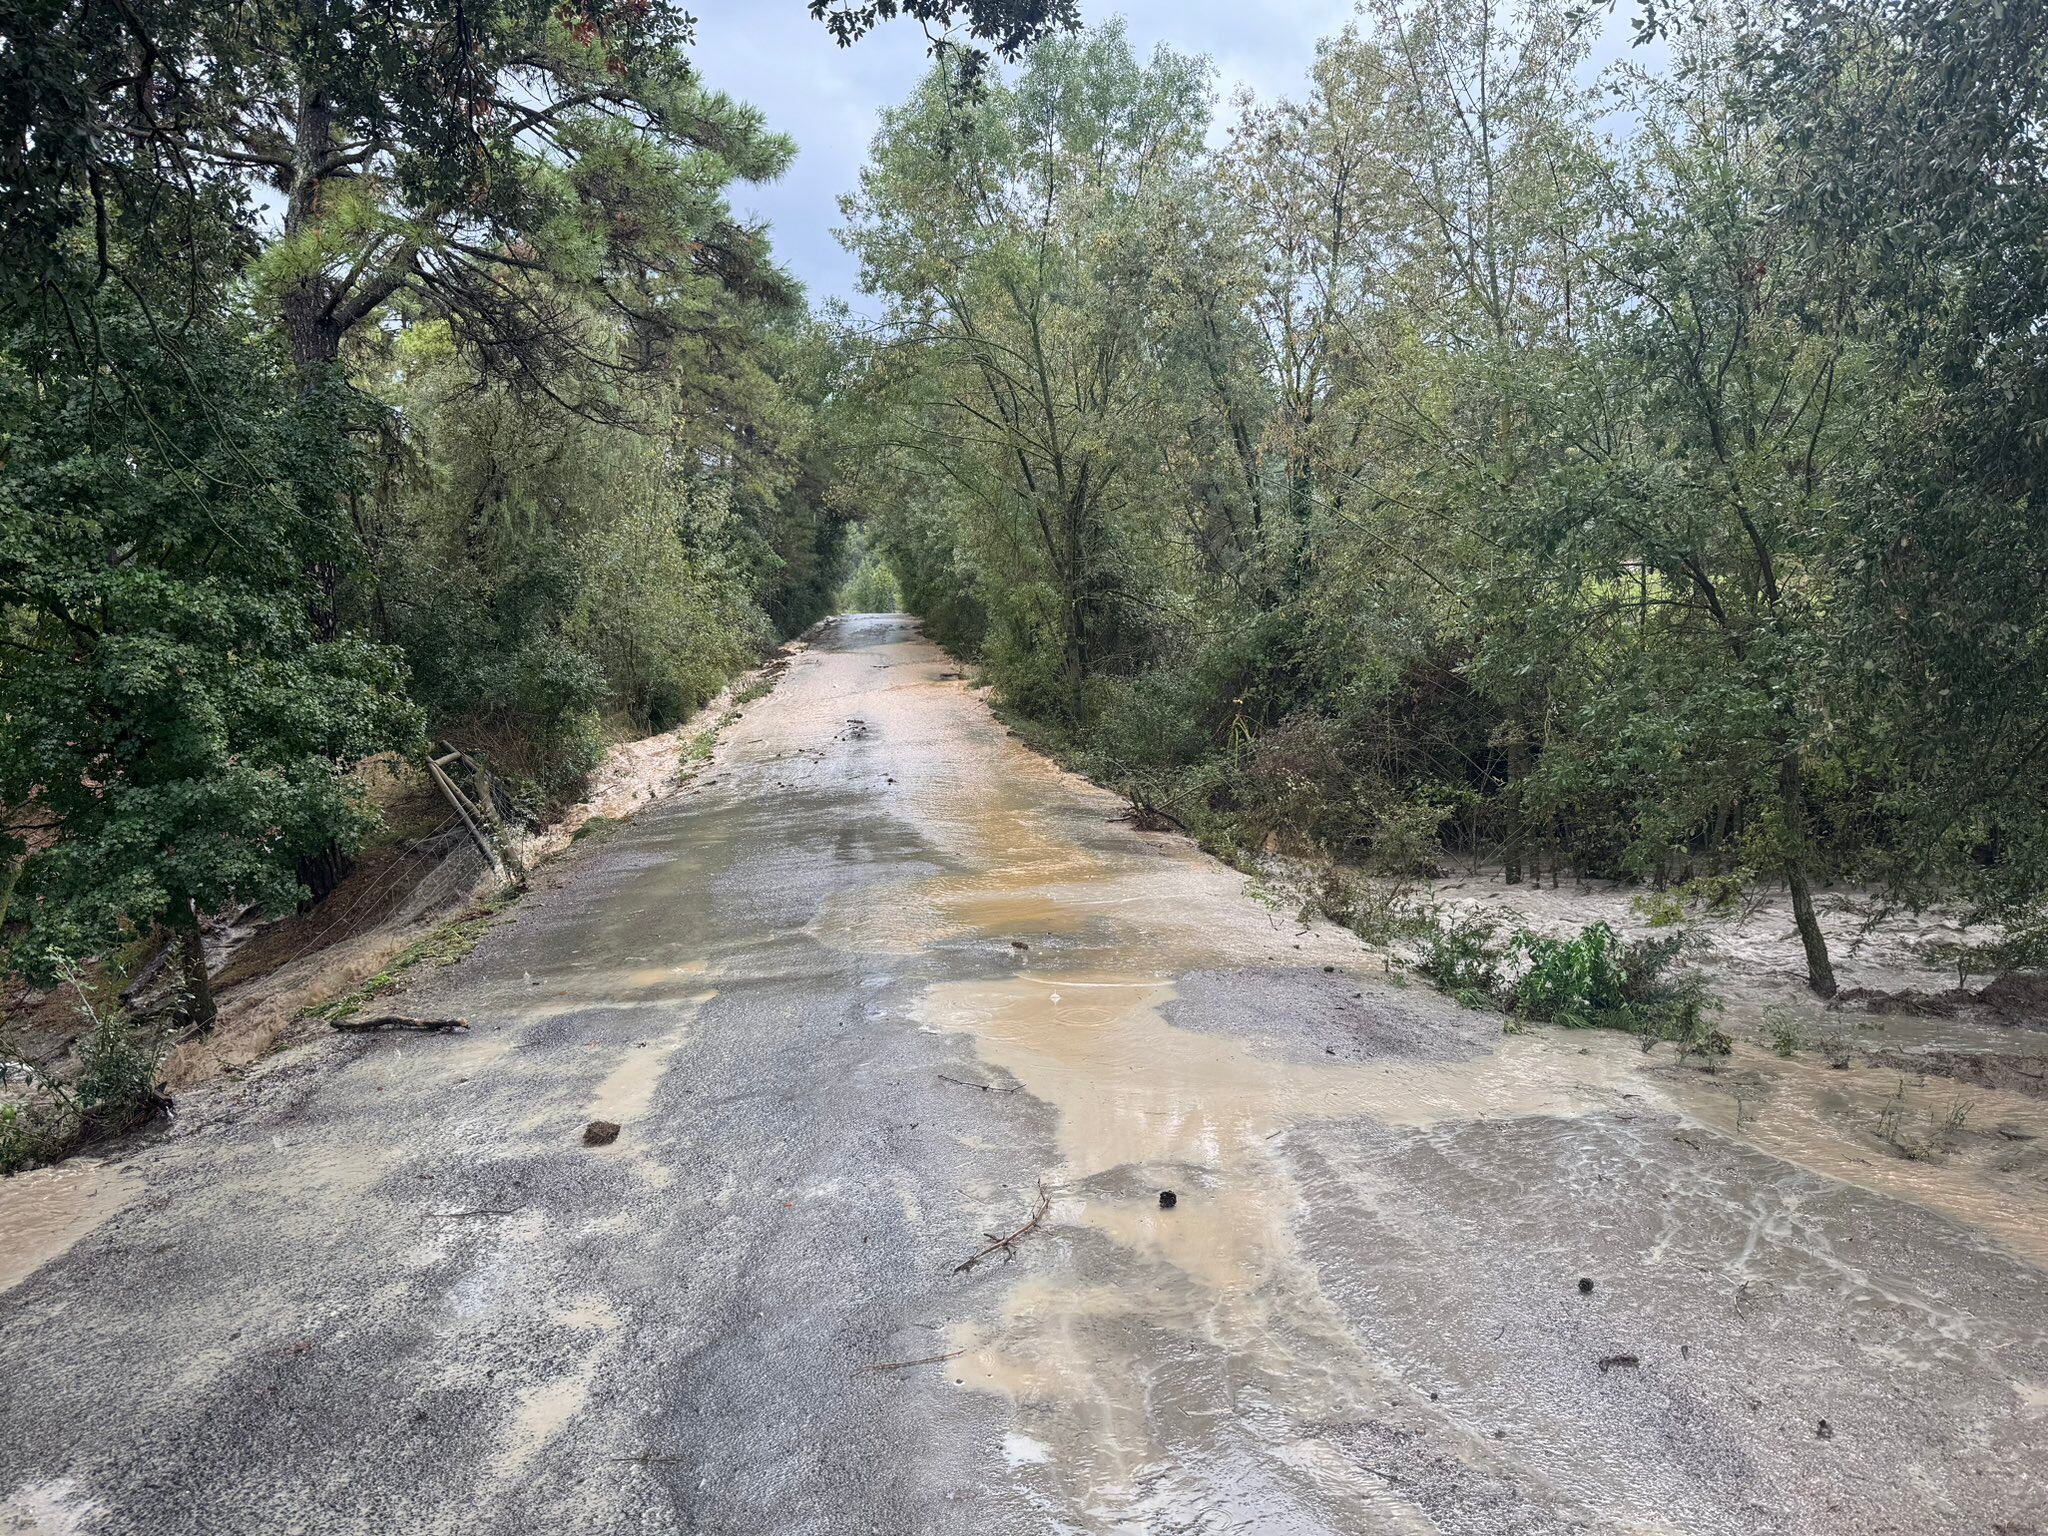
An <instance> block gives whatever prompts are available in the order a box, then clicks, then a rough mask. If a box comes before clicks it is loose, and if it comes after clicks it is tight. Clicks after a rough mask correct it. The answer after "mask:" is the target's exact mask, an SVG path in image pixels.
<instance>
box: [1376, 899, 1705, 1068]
mask: <svg viewBox="0 0 2048 1536" xmlns="http://www.w3.org/2000/svg"><path fill="white" fill-rule="evenodd" d="M1496 933H1497V929H1496V928H1495V926H1494V924H1492V923H1490V922H1488V921H1486V920H1485V919H1483V918H1462V917H1451V918H1446V917H1444V916H1442V915H1440V914H1438V913H1434V912H1432V913H1430V914H1429V915H1427V916H1426V917H1425V918H1423V920H1422V923H1421V927H1420V933H1419V937H1420V942H1421V945H1422V953H1421V956H1420V958H1419V959H1418V960H1417V962H1416V969H1417V970H1419V971H1421V972H1422V974H1423V975H1425V976H1427V977H1428V978H1429V979H1430V980H1431V981H1432V982H1434V983H1435V984H1436V987H1437V989H1438V990H1439V991H1442V992H1446V993H1448V994H1450V995H1451V996H1452V997H1455V998H1456V999H1457V1000H1458V1001H1459V1002H1461V1003H1463V1004H1465V1005H1466V1006H1467V1007H1479V1006H1482V1005H1483V1004H1486V1003H1489V1002H1490V1003H1492V1004H1494V1005H1496V1006H1498V1007H1501V1008H1503V1009H1505V1010H1507V1011H1508V1012H1509V1013H1510V1014H1511V1015H1512V1016H1513V1017H1514V1019H1517V1020H1523V1019H1526V1020H1533V1021H1536V1022H1538V1023H1550V1024H1560V1025H1563V1026H1564V1027H1565V1028H1567V1029H1590V1028H1602V1029H1620V1030H1626V1031H1628V1032H1629V1033H1631V1034H1636V1035H1640V1036H1642V1037H1643V1040H1644V1045H1645V1048H1646V1049H1647V1048H1648V1047H1649V1046H1651V1045H1654V1044H1656V1043H1657V1042H1658V1041H1660V1040H1669V1041H1671V1042H1673V1043H1674V1044H1676V1045H1677V1046H1678V1047H1679V1051H1680V1053H1681V1054H1682V1055H1698V1056H1703V1057H1706V1058H1707V1059H1708V1060H1709V1061H1710V1062H1711V1061H1712V1060H1714V1059H1717V1058H1718V1057H1722V1056H1726V1055H1727V1054H1728V1053H1729V1051H1730V1049H1731V1048H1732V1047H1731V1045H1730V1043H1729V1040H1728V1037H1727V1036H1726V1035H1725V1034H1723V1033H1721V1031H1720V1030H1718V1029H1716V1028H1714V1027H1713V1025H1712V1023H1711V1022H1710V1021H1709V1019H1708V1017H1707V1016H1708V1013H1709V1012H1710V1011H1711V1009H1712V1008H1713V1007H1714V1006H1716V1005H1715V1004H1714V1002H1713V1000H1712V999H1711V998H1710V997H1709V996H1708V994H1707V992H1706V989H1705V987H1704V986H1703V985H1702V983H1701V982H1700V979H1699V978H1698V977H1697V976H1693V975H1688V974H1685V973H1683V972H1680V971H1678V970H1677V969H1676V964H1677V961H1678V957H1679V953H1680V950H1681V949H1682V947H1683V943H1684V941H1683V939H1682V938H1681V937H1680V936H1678V935H1676V934H1668V935H1660V936H1659V937H1657V938H1654V939H1642V940H1638V941H1636V942H1633V943H1630V942H1628V941H1625V940H1624V939H1623V938H1622V937H1621V936H1620V935H1619V934H1618V933H1616V932H1615V931H1614V929H1613V928H1611V927H1609V926H1608V925H1607V924H1606V923H1595V924H1593V925H1592V926H1591V927H1590V928H1587V929H1586V930H1584V931H1583V932H1582V933H1580V934H1579V935H1578V936H1577V937H1576V938H1570V939H1550V938H1543V937H1540V936H1539V935H1536V934H1533V933H1530V932H1529V931H1528V930H1527V929H1522V930H1518V931H1517V932H1516V933H1515V935H1514V937H1513V938H1512V939H1511V940H1509V941H1508V942H1507V943H1506V944H1501V943H1499V942H1498V941H1497V939H1496ZM1510 1027H1513V1026H1512V1025H1511V1026H1510Z"/></svg>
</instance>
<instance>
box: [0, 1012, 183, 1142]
mask: <svg viewBox="0 0 2048 1536" xmlns="http://www.w3.org/2000/svg"><path fill="white" fill-rule="evenodd" d="M64 975H65V979H66V981H67V983H68V984H69V985H70V986H71V987H72V989H73V991H75V992H76V993H77V995H78V1008H79V1013H80V1015H81V1018H82V1019H83V1020H84V1022H86V1023H87V1024H88V1025H89V1026H90V1027H89V1028H88V1029H87V1031H86V1033H85V1034H84V1035H83V1036H82V1037H81V1038H80V1039H79V1041H78V1043H77V1045H76V1047H75V1048H74V1051H73V1055H74V1057H75V1061H76V1064H75V1067H74V1068H73V1070H72V1071H71V1072H69V1073H68V1074H66V1073H65V1072H63V1071H62V1070H60V1069H57V1068H53V1067H42V1066H36V1065H34V1064H32V1063H30V1062H29V1061H28V1060H27V1059H26V1057H25V1055H22V1054H21V1053H16V1052H12V1051H6V1050H5V1042H4V1041H0V1054H4V1056H6V1057H7V1058H10V1059H11V1066H12V1067H13V1069H14V1070H17V1071H19V1072H20V1073H21V1074H22V1075H23V1076H24V1077H26V1079H27V1081H28V1087H29V1094H28V1096H27V1097H26V1098H25V1099H23V1100H21V1101H20V1102H17V1103H13V1104H6V1105H0V1175H4V1174H10V1173H18V1172H20V1171H21V1170H23V1169H25V1168H33V1167H35V1166H36V1165H37V1164H39V1163H48V1162H55V1161H56V1160H57V1159H58V1158H60V1157H63V1156H65V1155H67V1154H68V1153H70V1152H71V1151H72V1150H74V1149H75V1148H76V1147H77V1146H78V1145H79V1144H80V1143H81V1142H86V1141H94V1140H98V1139H99V1138H101V1137H105V1136H118V1135H119V1134H120V1133H121V1132H123V1131H127V1130H132V1129H134V1128H135V1127H136V1126H138V1125H140V1124H142V1123H143V1122H144V1121H146V1120H148V1119H149V1118H150V1117H151V1116H153V1115H154V1114H156V1113H157V1111H158V1110H160V1109H162V1108H163V1107H164V1105H165V1103H166V1102H167V1101H166V1100H165V1098H164V1096H163V1093H162V1092H161V1090H160V1089H159V1088H158V1086H157V1072H158V1069H159V1068H160V1067H161V1066H162V1064H163V1057H164V1048H165V1044H166V1027H165V1023H164V1022H163V1021H164V1020H165V1019H167V1018H168V1017H169V1016H170V1013H171V1012H173V1011H175V1000H174V1004H173V1007H172V1008H170V1009H167V1010H165V1011H163V1012H161V1013H159V1015H158V1016H157V1018H156V1019H155V1020H154V1021H149V1020H138V1019H136V1018H135V1017H133V1016H132V1015H130V1014H129V1013H127V1012H126V1011H125V1010H120V1009H109V1010H107V1011H105V1012H102V1011H100V1010H99V1009H97V1008H95V1007H94V1006H93V1004H92V1002H91V1001H90V999H89V998H88V997H87V995H86V993H85V990H84V988H83V987H81V986H79V985H78V982H77V979H76V977H75V976H73V975H72V974H71V973H70V972H68V971H67V972H64Z"/></svg>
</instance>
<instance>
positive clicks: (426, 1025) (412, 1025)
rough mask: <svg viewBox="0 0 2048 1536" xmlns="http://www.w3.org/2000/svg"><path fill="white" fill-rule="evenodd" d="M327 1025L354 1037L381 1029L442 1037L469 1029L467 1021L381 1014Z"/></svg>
mask: <svg viewBox="0 0 2048 1536" xmlns="http://www.w3.org/2000/svg"><path fill="white" fill-rule="evenodd" d="M327 1023H328V1026H329V1027H330V1028H333V1029H339V1030H345V1031H346V1032H348V1033H349V1034H352V1035H358V1034H368V1033H370V1032H371V1031H373V1030H379V1029H411V1030H417V1031H419V1032H420V1033H421V1034H425V1035H440V1034H447V1033H448V1032H449V1031H451V1030H457V1029H467V1028H469V1020H467V1019H409V1018H407V1017H405V1016H404V1015H403V1014H398V1013H380V1014H377V1015H375V1016H374V1017H372V1018H367V1019H329V1020H328V1021H327Z"/></svg>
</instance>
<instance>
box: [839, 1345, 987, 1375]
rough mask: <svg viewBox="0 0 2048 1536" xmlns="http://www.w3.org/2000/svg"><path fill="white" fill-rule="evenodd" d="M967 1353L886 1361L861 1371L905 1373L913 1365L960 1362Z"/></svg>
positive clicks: (957, 1351)
mask: <svg viewBox="0 0 2048 1536" xmlns="http://www.w3.org/2000/svg"><path fill="white" fill-rule="evenodd" d="M966 1353H967V1351H966V1350H964V1349H949V1350H947V1351H946V1353H944V1354H943V1355H921V1356H919V1357H918V1358H917V1359H915V1360H884V1361H882V1362H881V1363H880V1364H879V1365H864V1366H862V1367H861V1370H862V1371H863V1372H868V1371H904V1370H908V1369H909V1368H910V1367H911V1366H913V1365H937V1364H938V1363H939V1362H940V1361H941V1360H958V1359H959V1358H960V1357H961V1356H962V1355H964V1354H966Z"/></svg>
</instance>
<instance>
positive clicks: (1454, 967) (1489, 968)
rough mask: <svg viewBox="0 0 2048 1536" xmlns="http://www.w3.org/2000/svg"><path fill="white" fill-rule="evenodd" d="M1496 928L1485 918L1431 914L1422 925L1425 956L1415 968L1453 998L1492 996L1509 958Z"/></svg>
mask: <svg viewBox="0 0 2048 1536" xmlns="http://www.w3.org/2000/svg"><path fill="white" fill-rule="evenodd" d="M1499 934H1500V930H1499V927H1498V925H1497V924H1495V923H1492V922H1490V921H1488V920H1487V919H1485V918H1467V917H1459V916H1455V915H1452V916H1445V915H1443V914H1441V913H1431V914H1429V915H1427V916H1426V917H1425V918H1424V919H1423V922H1422V931H1421V944H1422V955H1421V958H1420V959H1419V960H1417V961H1416V964H1415V968H1416V969H1417V970H1418V971H1420V972H1422V974H1423V975H1425V976H1427V977H1428V978H1429V979H1430V980H1431V981H1433V982H1435V983H1436V986H1437V990H1438V991H1440V992H1448V993H1451V994H1452V995H1453V996H1458V997H1461V998H1462V997H1464V996H1466V995H1471V994H1476V995H1480V996H1491V995H1492V994H1494V993H1495V992H1497V991H1498V990H1499V988H1500V986H1501V967H1502V965H1503V964H1504V963H1505V962H1506V960H1507V958H1508V950H1507V947H1506V946H1504V945H1503V944H1501V943H1500V942H1499Z"/></svg>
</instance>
